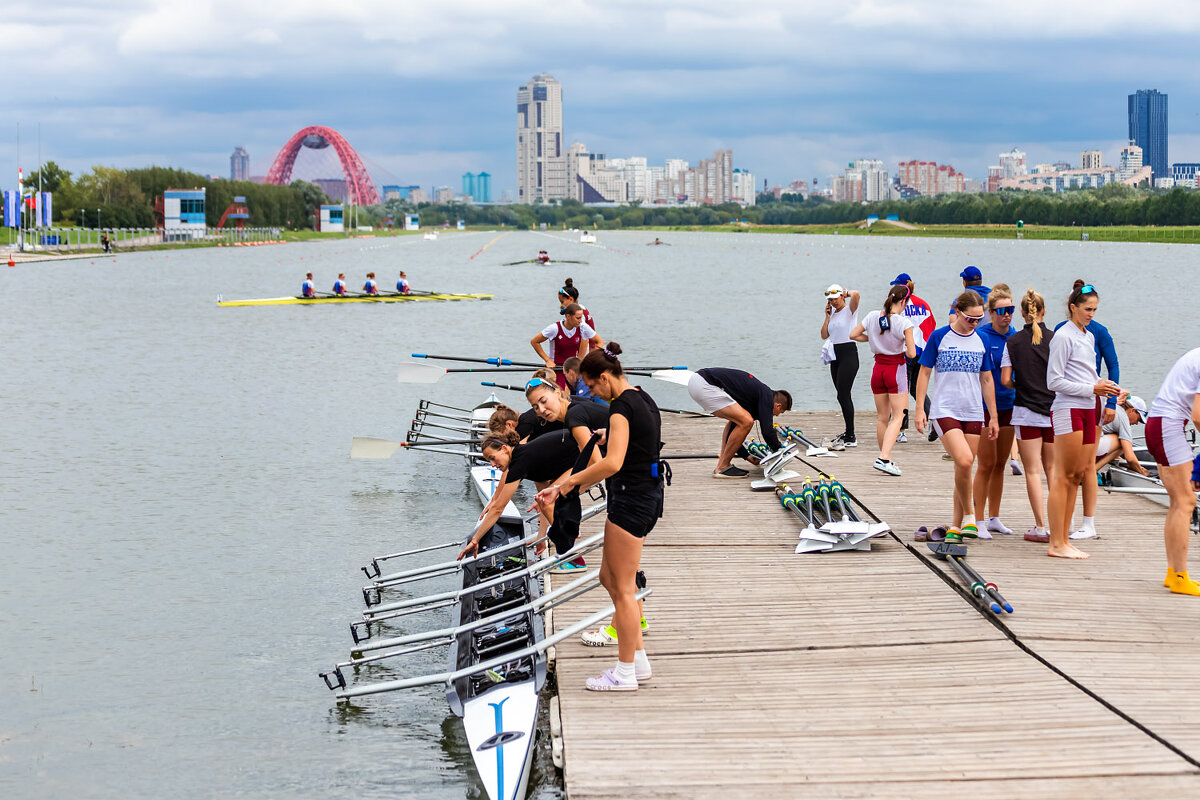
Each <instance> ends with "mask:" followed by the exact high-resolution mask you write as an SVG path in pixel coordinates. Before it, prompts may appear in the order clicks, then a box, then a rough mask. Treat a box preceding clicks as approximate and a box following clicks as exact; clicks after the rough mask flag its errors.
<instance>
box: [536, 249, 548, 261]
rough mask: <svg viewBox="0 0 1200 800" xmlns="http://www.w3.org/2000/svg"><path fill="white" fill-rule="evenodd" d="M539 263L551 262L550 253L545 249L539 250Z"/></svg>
mask: <svg viewBox="0 0 1200 800" xmlns="http://www.w3.org/2000/svg"><path fill="white" fill-rule="evenodd" d="M537 263H539V264H549V263H550V254H549V253H547V252H546V251H545V250H538V254H537Z"/></svg>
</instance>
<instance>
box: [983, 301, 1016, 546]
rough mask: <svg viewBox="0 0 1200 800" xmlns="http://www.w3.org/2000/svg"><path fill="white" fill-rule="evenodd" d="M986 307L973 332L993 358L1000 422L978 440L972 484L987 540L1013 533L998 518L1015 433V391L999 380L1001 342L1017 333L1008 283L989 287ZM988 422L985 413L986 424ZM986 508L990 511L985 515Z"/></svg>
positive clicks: (1002, 348)
mask: <svg viewBox="0 0 1200 800" xmlns="http://www.w3.org/2000/svg"><path fill="white" fill-rule="evenodd" d="M987 309H988V312H989V316H990V317H991V322H989V323H988V324H987V325H981V326H979V327H978V328H976V329H975V331H976V333H978V334H979V337H980V338H981V339H983V343H984V345H985V346H986V347H987V351H988V354H989V355H991V357H992V365H993V367H992V380H993V382H994V384H995V387H996V418H997V419H998V420H999V423H1000V434H999V435H998V436H997V437H996V438H995V439H983V438H981V439H980V440H979V456H978V457H979V466H978V468H977V469H976V471H975V486H974V501H975V518H976V519H978V520H979V521H980V522H981V523H982V522H983V520H985V519H986V520H987V524H986V525H980V528H981V529H980V531H979V538H980V539H990V538H992V534H993V533H1012V529H1011V528H1009V527H1007V526H1006V525H1005V524H1004V523H1003V522H1001V521H1000V495H1001V493H1002V492H1003V491H1004V472H1005V467H1007V466H1008V454H1009V453H1010V452H1011V451H1012V444H1013V434H1014V433H1016V429H1015V428H1013V425H1012V414H1013V403H1014V402H1015V401H1016V399H1017V392H1016V390H1015V389H1010V388H1008V387H1007V386H1005V385H1004V384H1003V383H1001V381H1000V362H1001V361H1002V360H1003V359H1004V344H1005V342H1007V341H1008V337H1010V336H1012V335H1013V334H1014V333H1016V331H1014V330H1013V328H1012V320H1013V312H1014V311H1015V310H1016V306H1014V305H1013V299H1012V291H1011V290H1010V289H1009V288H1008V286H1007V284H1003V283H997V284H996V285H995V286H993V287H992V291H991V294H989V295H988V299H987ZM987 421H988V420H987V419H986V414H985V419H984V422H985V424H986V422H987ZM989 508H990V509H991V514H990V515H987V516H985V512H986V511H987V510H988V509H989Z"/></svg>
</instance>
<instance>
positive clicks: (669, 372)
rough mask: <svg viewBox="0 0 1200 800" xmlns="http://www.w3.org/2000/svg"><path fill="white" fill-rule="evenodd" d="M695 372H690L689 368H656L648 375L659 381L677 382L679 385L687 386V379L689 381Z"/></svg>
mask: <svg viewBox="0 0 1200 800" xmlns="http://www.w3.org/2000/svg"><path fill="white" fill-rule="evenodd" d="M695 374H696V373H694V372H692V371H691V370H690V369H656V370H654V372H651V373H650V377H651V378H657V379H658V380H660V381H670V382H671V383H678V384H679V385H680V386H687V385H688V381H690V380H691V379H692V376H693V375H695Z"/></svg>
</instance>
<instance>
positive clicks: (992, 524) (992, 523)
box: [987, 517, 1012, 533]
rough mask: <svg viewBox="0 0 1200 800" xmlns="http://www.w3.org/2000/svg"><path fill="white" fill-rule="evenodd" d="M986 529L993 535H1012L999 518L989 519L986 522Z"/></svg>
mask: <svg viewBox="0 0 1200 800" xmlns="http://www.w3.org/2000/svg"><path fill="white" fill-rule="evenodd" d="M987 529H988V530H989V531H992V532H993V533H1012V528H1010V527H1008V526H1007V525H1005V524H1004V523H1003V522H1001V521H1000V518H999V517H991V518H990V519H989V520H988V521H987Z"/></svg>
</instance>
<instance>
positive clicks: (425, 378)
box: [396, 361, 446, 383]
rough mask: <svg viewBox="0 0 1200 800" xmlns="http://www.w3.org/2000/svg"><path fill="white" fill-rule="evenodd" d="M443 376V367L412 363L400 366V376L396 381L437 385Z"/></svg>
mask: <svg viewBox="0 0 1200 800" xmlns="http://www.w3.org/2000/svg"><path fill="white" fill-rule="evenodd" d="M445 374H446V368H445V367H439V366H437V365H436V364H422V363H419V362H416V361H414V362H412V363H410V364H401V365H400V374H399V375H397V376H396V380H397V381H399V382H400V383H437V382H438V380H439V379H440V378H441V377H442V376H443V375H445Z"/></svg>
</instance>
